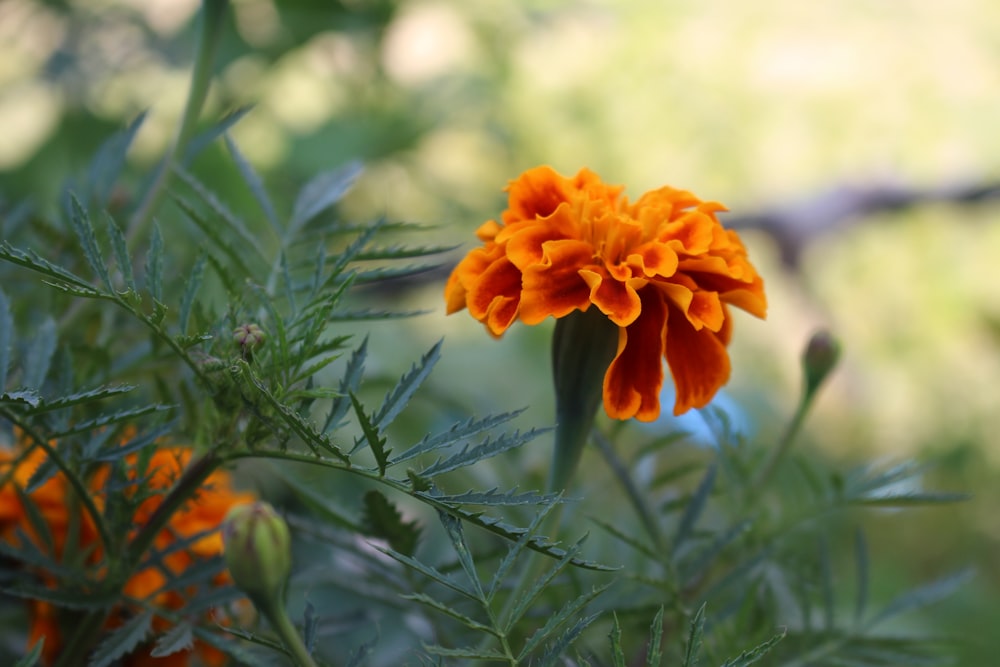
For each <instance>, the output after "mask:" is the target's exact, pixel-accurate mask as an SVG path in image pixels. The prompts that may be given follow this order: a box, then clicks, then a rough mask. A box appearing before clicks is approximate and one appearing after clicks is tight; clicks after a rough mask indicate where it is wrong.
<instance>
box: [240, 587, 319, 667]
mask: <svg viewBox="0 0 1000 667" xmlns="http://www.w3.org/2000/svg"><path fill="white" fill-rule="evenodd" d="M253 602H254V604H255V605H256V606H257V609H258V611H260V613H262V614H263V615H264V616H265V617H266V618H267V620H268V622H269V623H270V624H271V627H272V628H274V631H275V632H276V633H278V637H279V638H280V639H281V643H282V644H284V645H285V648H286V649H288V652H289V653H290V654H291V656H292V659H293V660H294V661H295V664H296V665H298V667H318V665H317V664H316V661H315V660H313V658H312V656H311V655H310V654H309V649H308V648H306V645H305V642H303V641H302V637H301V636H300V635H299V631H298V630H297V629H296V628H295V625H294V624H293V623H292V620H291V619H290V618H288V612H287V611H285V606H284V605H283V604H281V603H280V602H276V601H266V600H262V599H259V598H258V597H254V598H253Z"/></svg>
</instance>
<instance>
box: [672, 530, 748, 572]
mask: <svg viewBox="0 0 1000 667" xmlns="http://www.w3.org/2000/svg"><path fill="white" fill-rule="evenodd" d="M751 525H752V522H751V521H750V520H749V519H747V520H745V521H740V522H739V523H737V524H736V525H735V526H733V527H731V528H729V529H728V530H726V531H722V532H720V533H716V534H715V535H714V536H713V537H712V541H711V542H710V543H709V544H708V546H706V547H705V548H704V549H701V550H699V551H695V552H692V553H691V556H690V558H685V559H684V560H683V562H682V563H680V564H679V565H678V569H679V570H681V571H682V572H683V574H682V577H683V578H684V579H685V580H686V581H688V582H689V583H691V584H692V585H693V584H694V581H695V580H696V579H698V578H699V577H700V576H701V575H702V574H703V573H704V572H705V571H706V570H708V569H709V568H710V567H711V566H712V565H713V564H714V563H715V559H716V558H717V557H718V556H719V555H720V554H721V553H722V552H723V551H724V550H725V549H726V547H728V546H729V545H731V544H733V543H734V542H735V541H736V540H737V539H739V538H740V537H741V536H743V535H745V534H746V533H747V531H749V530H750V526H751Z"/></svg>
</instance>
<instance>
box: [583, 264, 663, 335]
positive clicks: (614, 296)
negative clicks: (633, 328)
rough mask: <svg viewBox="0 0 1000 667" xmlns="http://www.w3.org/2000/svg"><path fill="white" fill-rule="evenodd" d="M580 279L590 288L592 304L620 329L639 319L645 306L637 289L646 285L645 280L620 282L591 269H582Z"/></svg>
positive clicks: (636, 279) (637, 279)
mask: <svg viewBox="0 0 1000 667" xmlns="http://www.w3.org/2000/svg"><path fill="white" fill-rule="evenodd" d="M580 277H581V278H583V279H584V280H585V281H586V282H587V285H588V286H589V287H590V301H591V303H593V304H594V305H595V306H597V307H598V308H600V309H601V312H602V313H604V314H605V315H607V316H608V318H609V319H610V320H611V321H612V322H614V323H615V324H617V325H618V326H620V327H627V326H629V325H631V324H632V323H633V322H635V320H636V318H637V317H639V313H640V312H641V311H642V308H643V304H642V302H641V301H640V299H639V295H638V293H637V292H636V289H641V288H642V287H644V286H645V285H646V282H647V281H646V279H645V278H635V279H631V278H630V279H629V280H626V281H620V280H615V279H614V278H612V277H611V276H606V275H603V274H602V273H599V272H597V271H593V270H590V269H581V270H580Z"/></svg>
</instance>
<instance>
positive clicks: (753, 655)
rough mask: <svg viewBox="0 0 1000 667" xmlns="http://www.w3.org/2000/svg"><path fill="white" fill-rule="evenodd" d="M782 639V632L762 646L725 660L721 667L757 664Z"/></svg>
mask: <svg viewBox="0 0 1000 667" xmlns="http://www.w3.org/2000/svg"><path fill="white" fill-rule="evenodd" d="M784 638H785V633H784V632H782V633H781V634H777V635H775V636H773V637H771V638H770V639H768V640H767V641H766V642H764V643H763V644H760V645H758V646H756V647H754V648H752V649H750V650H749V651H744V652H743V653H740V654H739V655H738V656H737V657H735V658H733V659H732V660H727V661H726V662H725V663H723V665H722V667H748V666H749V665H752V664H753V663H755V662H757V661H758V660H760V659H761V658H763V657H764V656H765V655H767V654H768V653H769V652H770V651H771V649H772V648H774V646H775V644H777V643H778V642H780V641H781V640H782V639H784Z"/></svg>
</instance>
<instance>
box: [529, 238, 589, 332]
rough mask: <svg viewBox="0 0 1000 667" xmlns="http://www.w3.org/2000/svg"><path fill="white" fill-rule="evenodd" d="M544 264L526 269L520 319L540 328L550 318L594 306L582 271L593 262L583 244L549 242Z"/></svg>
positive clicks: (544, 254)
mask: <svg viewBox="0 0 1000 667" xmlns="http://www.w3.org/2000/svg"><path fill="white" fill-rule="evenodd" d="M542 254H543V257H542V260H541V261H540V262H538V263H536V264H533V265H531V266H529V267H528V268H527V269H525V271H524V274H523V276H522V281H521V305H520V311H519V312H520V318H521V320H522V321H523V322H524V323H525V324H529V325H531V324H538V323H539V322H541V321H542V320H544V319H545V318H546V317H548V316H549V315H551V316H553V317H563V316H565V315H568V314H569V313H571V312H573V311H574V310H586V309H587V306H588V305H590V288H589V287H588V286H587V283H586V282H584V280H583V279H582V278H581V277H580V271H579V269H580V267H581V266H586V265H587V264H588V263H589V262H590V261H591V258H592V255H593V251H592V249H591V247H590V244H588V243H584V242H583V241H573V240H563V241H548V242H546V243H545V244H544V246H543V253H542Z"/></svg>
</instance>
